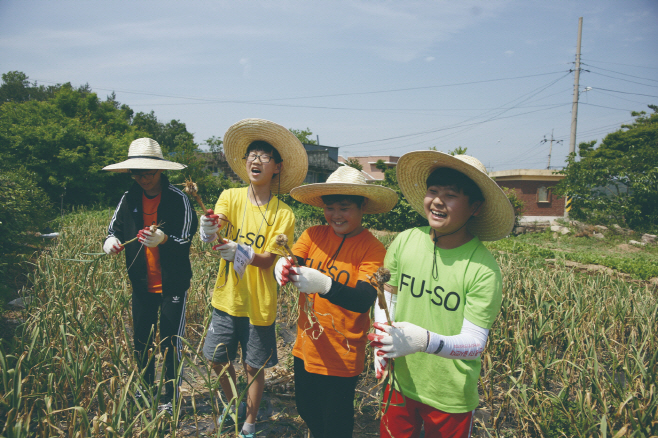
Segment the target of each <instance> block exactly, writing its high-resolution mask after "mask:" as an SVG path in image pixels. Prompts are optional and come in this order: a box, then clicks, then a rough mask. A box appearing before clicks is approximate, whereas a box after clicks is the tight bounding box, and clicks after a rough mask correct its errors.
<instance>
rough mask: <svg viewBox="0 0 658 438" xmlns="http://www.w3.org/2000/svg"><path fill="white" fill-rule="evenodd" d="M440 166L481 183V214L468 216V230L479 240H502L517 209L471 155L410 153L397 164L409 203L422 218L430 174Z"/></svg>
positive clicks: (478, 183) (400, 182)
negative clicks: (482, 197)
mask: <svg viewBox="0 0 658 438" xmlns="http://www.w3.org/2000/svg"><path fill="white" fill-rule="evenodd" d="M439 167H448V168H451V169H455V170H458V171H459V172H461V173H463V174H464V175H466V176H467V177H469V178H470V179H472V180H473V182H475V184H477V185H478V187H479V188H480V190H481V191H482V195H483V196H484V203H483V204H482V207H480V213H479V214H478V215H477V216H474V217H472V218H470V219H469V221H468V223H467V224H466V229H467V230H468V231H469V232H470V233H471V234H472V235H474V236H477V237H478V238H479V239H480V240H482V241H485V240H488V241H491V240H498V239H502V238H503V237H505V236H508V235H509V234H510V233H511V232H512V228H513V227H514V208H513V207H512V204H511V203H510V201H509V199H508V198H507V195H505V192H503V190H502V189H501V188H500V187H499V186H498V184H496V182H495V181H494V180H492V179H491V178H490V177H489V175H487V169H486V167H484V165H483V164H482V163H481V162H480V161H479V160H478V159H477V158H474V157H471V156H470V155H455V156H453V155H449V154H445V153H443V152H438V151H415V152H408V153H406V154H404V155H402V156H401V157H400V159H399V160H398V163H397V170H396V172H397V178H398V184H400V190H402V193H403V194H404V196H405V198H406V199H407V201H408V202H409V204H410V205H411V206H412V207H413V209H414V210H416V211H417V212H418V213H420V214H421V215H422V216H423V217H426V215H425V209H424V207H423V200H424V198H425V193H427V177H429V175H430V174H431V173H432V172H433V171H434V169H437V168H439Z"/></svg>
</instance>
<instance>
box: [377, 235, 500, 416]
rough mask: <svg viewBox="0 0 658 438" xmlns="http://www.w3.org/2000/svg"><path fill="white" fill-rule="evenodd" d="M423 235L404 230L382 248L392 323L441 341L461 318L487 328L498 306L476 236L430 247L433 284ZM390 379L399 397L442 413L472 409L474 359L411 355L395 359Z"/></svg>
mask: <svg viewBox="0 0 658 438" xmlns="http://www.w3.org/2000/svg"><path fill="white" fill-rule="evenodd" d="M429 232H430V227H429V226H427V227H419V228H413V229H410V230H407V231H404V232H402V233H400V234H399V235H398V236H397V237H396V238H395V240H394V241H393V242H392V243H391V246H390V247H389V248H388V252H387V254H386V259H385V261H384V265H385V266H386V267H387V268H388V269H389V270H390V271H391V279H390V281H389V284H390V285H392V286H397V288H398V299H397V306H396V310H395V321H398V322H402V321H407V322H411V323H413V324H416V325H418V326H420V327H422V328H424V329H427V330H429V331H431V332H434V333H438V334H440V335H445V336H452V335H458V334H459V333H460V331H461V328H462V323H463V320H464V318H466V319H468V320H469V321H470V322H472V323H473V324H476V325H478V326H480V327H483V328H487V329H488V328H491V325H492V324H493V322H494V320H495V319H496V316H497V315H498V312H499V311H500V305H501V302H502V278H501V274H500V268H499V267H498V264H497V263H496V260H495V259H494V258H493V256H492V255H491V253H490V252H489V250H487V248H485V246H484V245H483V244H482V242H480V240H479V239H478V238H477V237H474V238H473V239H472V240H471V241H470V242H468V243H466V244H464V245H462V246H460V247H458V248H454V249H448V250H446V249H440V248H436V264H437V266H438V277H437V279H436V280H435V279H434V278H432V265H433V260H434V251H435V248H434V243H433V242H432V240H431V239H430V236H429ZM434 272H435V273H436V272H437V270H436V269H435V271H434ZM435 275H436V274H435ZM395 376H396V378H397V381H398V388H397V389H398V390H400V391H401V392H402V394H404V396H405V397H410V398H412V399H414V400H417V401H420V402H422V403H425V404H427V405H429V406H433V407H435V408H437V409H440V410H442V411H444V412H449V413H463V412H469V411H472V410H473V409H475V408H476V407H477V406H478V403H479V398H478V390H477V383H478V378H479V376H480V359H479V358H478V359H475V360H464V359H445V358H443V357H439V356H435V355H433V354H427V353H415V354H412V355H409V356H405V357H401V358H398V359H395Z"/></svg>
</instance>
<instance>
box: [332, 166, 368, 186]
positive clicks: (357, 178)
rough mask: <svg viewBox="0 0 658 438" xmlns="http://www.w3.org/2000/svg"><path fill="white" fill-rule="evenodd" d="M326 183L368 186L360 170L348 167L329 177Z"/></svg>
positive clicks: (339, 169)
mask: <svg viewBox="0 0 658 438" xmlns="http://www.w3.org/2000/svg"><path fill="white" fill-rule="evenodd" d="M326 182H327V183H329V184H368V182H367V181H366V177H365V176H363V173H362V172H361V171H360V170H358V169H355V168H354V167H350V166H347V165H345V166H341V167H339V168H338V169H336V170H335V171H334V172H333V173H332V174H331V175H329V178H327V181H326Z"/></svg>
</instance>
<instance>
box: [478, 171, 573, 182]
mask: <svg viewBox="0 0 658 438" xmlns="http://www.w3.org/2000/svg"><path fill="white" fill-rule="evenodd" d="M489 176H490V177H491V178H492V179H494V180H496V181H505V180H520V179H531V180H535V181H537V180H541V181H558V180H561V179H564V175H561V174H559V173H557V170H552V169H512V170H497V171H495V172H489Z"/></svg>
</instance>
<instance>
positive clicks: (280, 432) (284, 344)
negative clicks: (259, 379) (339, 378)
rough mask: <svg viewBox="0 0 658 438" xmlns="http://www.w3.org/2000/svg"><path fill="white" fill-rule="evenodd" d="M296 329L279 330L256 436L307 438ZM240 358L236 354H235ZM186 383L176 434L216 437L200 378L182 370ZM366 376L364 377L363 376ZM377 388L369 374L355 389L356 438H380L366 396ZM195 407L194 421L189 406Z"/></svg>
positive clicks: (370, 399)
mask: <svg viewBox="0 0 658 438" xmlns="http://www.w3.org/2000/svg"><path fill="white" fill-rule="evenodd" d="M295 330H296V326H295V325H292V326H281V325H279V330H278V335H279V336H278V357H279V364H278V365H277V366H275V367H273V368H269V369H266V370H265V392H264V394H263V400H262V402H261V409H260V411H259V413H258V416H259V419H258V422H257V424H256V428H257V430H258V431H259V433H258V436H259V437H260V436H262V437H266V438H274V437H277V438H282V437H299V438H306V437H307V436H308V435H307V434H308V428H307V427H306V425H305V424H304V421H303V420H302V419H301V418H300V417H299V415H298V414H297V409H296V407H295V387H294V379H293V373H292V354H291V353H292V347H293V344H294V341H295ZM238 357H239V354H238ZM234 366H235V369H236V371H237V372H238V381H239V383H238V384H239V385H240V381H241V380H242V379H241V378H240V377H241V376H242V365H241V364H240V363H238V362H236V363H234ZM185 373H186V375H185V379H184V380H185V383H184V384H183V386H182V388H181V392H182V394H183V398H184V402H183V405H182V406H181V420H180V422H179V425H178V428H177V434H179V435H182V436H216V434H217V430H216V428H215V422H216V419H215V418H213V416H212V409H211V406H210V396H209V393H208V390H207V388H206V387H205V386H204V385H203V379H202V378H201V376H198V375H195V373H194V371H193V370H192V369H190V367H186V369H185ZM364 374H366V373H364ZM375 384H376V382H375V379H374V377H372V375H371V373H368V374H367V375H366V377H364V378H363V379H362V380H361V382H360V383H359V384H358V386H357V402H358V403H359V404H358V406H357V408H356V413H355V426H354V434H353V435H352V436H353V437H355V438H366V437H375V436H379V420H378V419H376V418H375V414H376V412H377V400H376V398H375V396H376V392H375V393H373V395H370V394H369V391H370V389H371V388H372V387H373V386H374V385H375ZM192 393H194V394H195V396H194V404H195V405H196V412H197V415H196V420H195V418H194V415H192V412H193V409H194V408H193V406H192V396H191V394H192ZM221 436H222V437H226V438H228V437H234V436H235V429H234V428H233V429H232V430H231V429H225V430H224V433H223V434H222V435H221Z"/></svg>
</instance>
